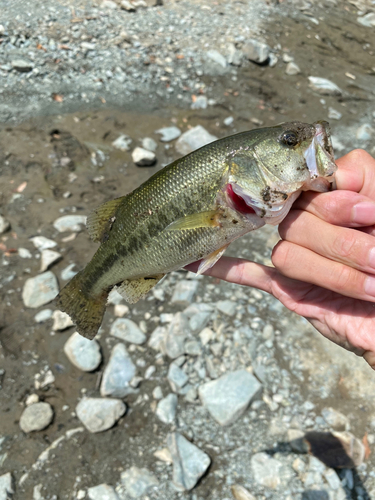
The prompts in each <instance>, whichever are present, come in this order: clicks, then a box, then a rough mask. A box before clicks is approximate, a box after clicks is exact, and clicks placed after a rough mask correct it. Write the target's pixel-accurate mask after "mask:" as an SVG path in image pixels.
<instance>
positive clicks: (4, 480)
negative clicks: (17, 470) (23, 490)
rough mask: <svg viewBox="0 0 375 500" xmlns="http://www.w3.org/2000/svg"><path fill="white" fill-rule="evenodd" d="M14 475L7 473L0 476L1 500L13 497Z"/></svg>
mask: <svg viewBox="0 0 375 500" xmlns="http://www.w3.org/2000/svg"><path fill="white" fill-rule="evenodd" d="M12 483H13V480H12V474H11V473H10V472H7V473H6V474H3V475H2V476H0V500H8V499H9V498H11V496H12V495H13V493H14V491H13V486H12Z"/></svg>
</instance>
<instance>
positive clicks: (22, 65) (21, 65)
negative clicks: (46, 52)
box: [10, 59, 34, 73]
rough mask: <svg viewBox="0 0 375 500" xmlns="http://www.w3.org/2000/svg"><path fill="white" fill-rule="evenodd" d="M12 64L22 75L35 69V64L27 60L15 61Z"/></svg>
mask: <svg viewBox="0 0 375 500" xmlns="http://www.w3.org/2000/svg"><path fill="white" fill-rule="evenodd" d="M10 64H11V65H12V67H13V68H14V69H16V70H17V71H20V72H21V73H27V72H29V71H31V70H32V69H33V67H34V64H33V63H32V62H31V61H28V60H26V59H13V61H11V62H10Z"/></svg>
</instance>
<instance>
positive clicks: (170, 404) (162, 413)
mask: <svg viewBox="0 0 375 500" xmlns="http://www.w3.org/2000/svg"><path fill="white" fill-rule="evenodd" d="M177 401H178V398H177V396H176V394H168V396H166V397H165V398H164V399H162V400H161V401H159V403H158V406H157V408H156V416H157V417H158V418H159V420H161V421H162V422H163V423H164V424H172V423H173V422H174V421H175V418H176V411H177Z"/></svg>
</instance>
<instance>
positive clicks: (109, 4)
mask: <svg viewBox="0 0 375 500" xmlns="http://www.w3.org/2000/svg"><path fill="white" fill-rule="evenodd" d="M100 8H101V9H111V10H114V9H117V3H116V2H113V1H112V0H103V2H102V3H101V4H100Z"/></svg>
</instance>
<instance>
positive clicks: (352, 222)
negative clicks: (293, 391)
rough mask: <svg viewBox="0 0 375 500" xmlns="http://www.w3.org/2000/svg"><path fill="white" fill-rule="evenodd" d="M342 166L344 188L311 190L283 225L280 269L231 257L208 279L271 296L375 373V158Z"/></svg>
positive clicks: (277, 252)
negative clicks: (353, 353)
mask: <svg viewBox="0 0 375 500" xmlns="http://www.w3.org/2000/svg"><path fill="white" fill-rule="evenodd" d="M337 165H338V167H339V169H338V172H337V174H336V183H337V188H338V190H337V191H332V192H328V193H313V192H311V191H310V192H306V193H303V195H302V196H301V197H300V198H299V199H298V200H297V201H296V202H295V203H294V206H293V209H292V210H291V211H290V213H289V215H288V216H287V217H286V218H285V219H284V221H283V222H282V223H281V224H280V226H279V233H280V236H281V238H282V240H281V241H280V242H279V243H278V244H277V245H276V246H275V248H274V249H273V252H272V262H273V264H274V266H275V267H274V268H271V267H267V266H263V265H261V264H256V263H254V262H249V261H246V260H243V259H236V258H231V257H223V258H221V259H220V260H219V261H218V262H217V263H216V265H215V266H213V267H212V268H211V269H209V270H208V271H207V272H206V273H205V274H209V275H211V276H215V277H217V278H220V279H224V280H226V281H230V282H233V283H238V284H241V285H247V286H252V287H255V288H259V289H261V290H263V291H266V292H268V293H271V294H272V295H274V297H276V298H277V299H279V300H280V302H282V304H284V306H286V307H287V308H288V309H290V310H291V311H294V312H296V313H297V314H299V315H301V316H304V317H305V318H307V319H308V320H309V321H310V322H311V323H312V325H313V326H314V327H315V328H316V329H317V330H318V331H319V332H321V333H322V334H323V335H324V336H325V337H327V338H329V339H330V340H332V341H333V342H335V343H336V344H339V345H341V346H342V347H344V348H346V349H348V350H350V351H353V352H355V353H356V354H358V355H360V356H363V357H364V358H365V360H366V361H367V362H368V363H369V365H370V366H371V367H372V368H373V369H375V160H374V159H373V158H372V157H371V156H370V155H369V154H368V153H366V152H365V151H362V150H354V151H352V152H351V153H349V154H347V155H345V156H344V157H342V158H340V159H339V160H338V161H337ZM196 267H197V265H196V264H191V265H190V266H187V268H188V269H190V270H196Z"/></svg>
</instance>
